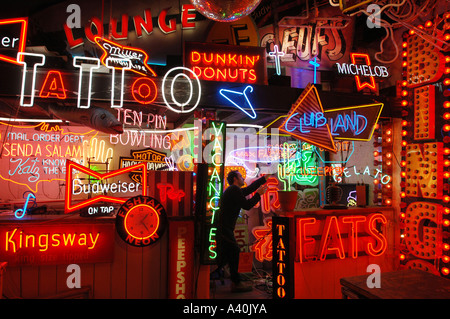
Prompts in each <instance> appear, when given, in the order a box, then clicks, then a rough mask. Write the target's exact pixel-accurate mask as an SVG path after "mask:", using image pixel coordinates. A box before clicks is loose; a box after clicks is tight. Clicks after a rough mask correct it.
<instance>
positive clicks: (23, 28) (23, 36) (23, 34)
mask: <svg viewBox="0 0 450 319" xmlns="http://www.w3.org/2000/svg"><path fill="white" fill-rule="evenodd" d="M15 23H20V24H21V25H22V26H21V30H20V37H19V44H18V51H17V52H24V51H25V45H26V39H27V29H28V18H18V19H4V20H0V25H5V24H15ZM13 43H14V42H13ZM12 45H14V44H12ZM22 59H23V56H22V57H21V60H20V61H23V60H22ZM0 60H2V61H6V62H9V63H14V64H18V65H20V63H19V62H17V60H16V56H14V57H10V56H6V55H3V54H0Z"/></svg>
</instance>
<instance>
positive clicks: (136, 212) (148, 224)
mask: <svg viewBox="0 0 450 319" xmlns="http://www.w3.org/2000/svg"><path fill="white" fill-rule="evenodd" d="M144 220H145V221H144ZM136 222H137V224H134V226H131V225H130V224H131V223H136ZM159 222H160V220H159V214H158V212H157V211H156V210H155V209H154V208H153V207H151V206H149V205H145V204H139V205H136V206H134V207H132V208H131V209H130V210H129V211H128V213H127V215H126V216H125V219H124V221H123V224H124V226H125V231H126V232H127V234H128V235H130V236H131V237H133V238H136V239H139V240H145V239H149V238H151V237H152V236H153V235H154V234H155V233H156V232H157V231H158V228H159ZM141 225H142V226H141ZM136 226H139V228H138V229H140V230H141V233H142V232H143V229H145V230H146V231H147V234H146V236H137V234H136V229H135V228H134V227H136ZM128 227H130V228H128ZM131 228H133V229H131Z"/></svg>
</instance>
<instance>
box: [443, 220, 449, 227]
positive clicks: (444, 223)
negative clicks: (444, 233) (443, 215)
mask: <svg viewBox="0 0 450 319" xmlns="http://www.w3.org/2000/svg"><path fill="white" fill-rule="evenodd" d="M442 225H444V226H445V227H448V226H449V225H450V220H448V219H444V220H443V221H442Z"/></svg>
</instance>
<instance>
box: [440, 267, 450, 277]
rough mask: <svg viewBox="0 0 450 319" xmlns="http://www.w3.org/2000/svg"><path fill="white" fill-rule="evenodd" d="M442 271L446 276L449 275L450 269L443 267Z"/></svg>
mask: <svg viewBox="0 0 450 319" xmlns="http://www.w3.org/2000/svg"><path fill="white" fill-rule="evenodd" d="M441 272H442V274H443V275H444V276H447V275H448V274H449V273H450V270H449V269H448V268H447V267H443V268H442V269H441Z"/></svg>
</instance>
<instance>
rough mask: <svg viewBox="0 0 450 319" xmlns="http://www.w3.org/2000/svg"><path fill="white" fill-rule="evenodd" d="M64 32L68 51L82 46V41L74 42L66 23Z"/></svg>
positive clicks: (80, 39) (79, 39)
mask: <svg viewBox="0 0 450 319" xmlns="http://www.w3.org/2000/svg"><path fill="white" fill-rule="evenodd" d="M64 32H65V34H66V38H67V43H68V44H69V48H70V49H75V48H77V47H79V46H80V45H83V43H84V42H83V39H82V38H78V39H76V40H75V39H74V37H73V33H72V29H71V28H69V27H68V26H67V24H66V23H64Z"/></svg>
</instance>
